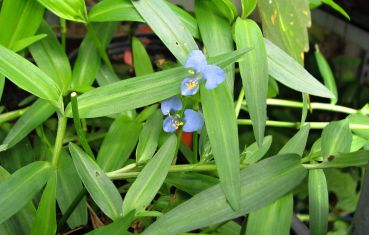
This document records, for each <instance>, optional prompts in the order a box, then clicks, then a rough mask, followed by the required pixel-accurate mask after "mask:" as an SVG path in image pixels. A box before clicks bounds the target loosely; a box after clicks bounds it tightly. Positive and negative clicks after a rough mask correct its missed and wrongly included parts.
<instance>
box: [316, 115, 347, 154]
mask: <svg viewBox="0 0 369 235" xmlns="http://www.w3.org/2000/svg"><path fill="white" fill-rule="evenodd" d="M351 142H352V133H351V131H350V126H349V120H348V119H344V120H341V121H334V122H331V123H329V124H328V125H327V126H326V127H324V129H323V132H322V145H321V148H322V156H323V159H324V160H326V159H328V157H329V156H330V155H335V154H337V153H347V152H349V151H350V148H351Z"/></svg>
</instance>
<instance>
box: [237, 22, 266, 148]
mask: <svg viewBox="0 0 369 235" xmlns="http://www.w3.org/2000/svg"><path fill="white" fill-rule="evenodd" d="M235 41H236V44H237V49H240V48H253V49H252V50H251V51H250V52H249V53H247V54H246V55H245V56H244V57H243V59H242V61H240V62H238V63H239V67H240V74H241V78H242V83H243V89H244V90H245V97H246V102H247V107H248V112H249V114H250V117H251V121H252V127H253V130H254V135H255V139H256V142H257V143H258V145H259V146H261V145H262V143H263V139H264V132H265V123H266V119H267V104H266V100H267V93H268V78H269V76H268V60H267V53H266V50H265V43H264V38H263V35H262V33H261V31H260V29H259V26H258V25H257V24H256V23H255V22H254V21H252V20H242V19H241V18H238V19H237V21H236V24H235Z"/></svg>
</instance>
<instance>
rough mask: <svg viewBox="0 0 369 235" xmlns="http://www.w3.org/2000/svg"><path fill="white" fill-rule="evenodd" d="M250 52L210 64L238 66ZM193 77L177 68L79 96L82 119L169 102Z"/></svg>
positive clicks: (69, 110) (67, 112) (233, 53)
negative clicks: (182, 85) (183, 84)
mask: <svg viewBox="0 0 369 235" xmlns="http://www.w3.org/2000/svg"><path fill="white" fill-rule="evenodd" d="M247 51H248V49H245V50H237V51H234V52H231V53H227V54H224V55H220V56H217V57H216V58H213V59H209V61H211V63H213V64H216V65H218V66H221V67H224V66H227V65H229V64H231V63H234V62H235V61H236V60H237V59H239V58H240V57H241V56H242V55H244V54H245V53H246V52H247ZM189 75H190V73H189V71H188V69H185V68H182V67H177V68H173V69H168V70H164V71H161V72H156V73H153V74H148V75H144V76H139V77H135V78H130V79H125V80H122V81H119V82H115V83H112V84H110V85H106V86H102V87H99V88H96V89H94V90H91V91H88V92H86V93H84V94H82V95H81V96H78V109H79V113H80V117H81V118H92V117H101V116H107V115H110V114H115V113H121V112H123V111H128V110H132V109H136V108H140V107H143V106H146V105H150V104H153V103H156V102H159V101H162V100H165V99H167V98H169V97H172V96H174V95H177V94H178V93H179V92H180V87H181V82H182V80H183V79H184V78H186V77H187V76H189ZM232 105H233V103H232ZM71 111H72V110H71V106H70V105H69V106H68V107H67V109H66V115H67V116H68V117H71V115H72V112H71Z"/></svg>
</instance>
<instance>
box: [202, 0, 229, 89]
mask: <svg viewBox="0 0 369 235" xmlns="http://www.w3.org/2000/svg"><path fill="white" fill-rule="evenodd" d="M227 2H228V3H229V4H230V5H231V6H232V5H233V4H232V3H230V2H229V1H223V0H214V1H211V0H197V1H195V14H196V18H197V21H198V24H199V29H200V33H201V38H202V41H203V42H204V45H205V48H206V52H207V54H208V56H217V55H219V54H224V53H227V52H231V51H233V49H234V46H233V39H232V26H231V24H230V21H233V18H234V13H233V10H232V9H230V7H229V4H227ZM224 69H225V72H226V83H227V86H228V89H229V90H230V91H231V94H233V86H234V65H233V64H232V65H229V66H227V67H225V68H224Z"/></svg>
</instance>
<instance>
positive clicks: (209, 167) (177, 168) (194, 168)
mask: <svg viewBox="0 0 369 235" xmlns="http://www.w3.org/2000/svg"><path fill="white" fill-rule="evenodd" d="M246 166H247V165H242V164H241V168H245V167H246ZM216 170H217V166H216V165H215V164H183V165H172V166H170V168H169V172H171V173H173V172H188V171H191V172H201V171H216ZM138 174H140V172H138V171H135V172H122V173H121V172H119V170H117V171H113V172H108V173H106V175H107V176H108V177H109V178H110V179H112V180H118V179H128V178H136V177H137V176H138Z"/></svg>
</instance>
